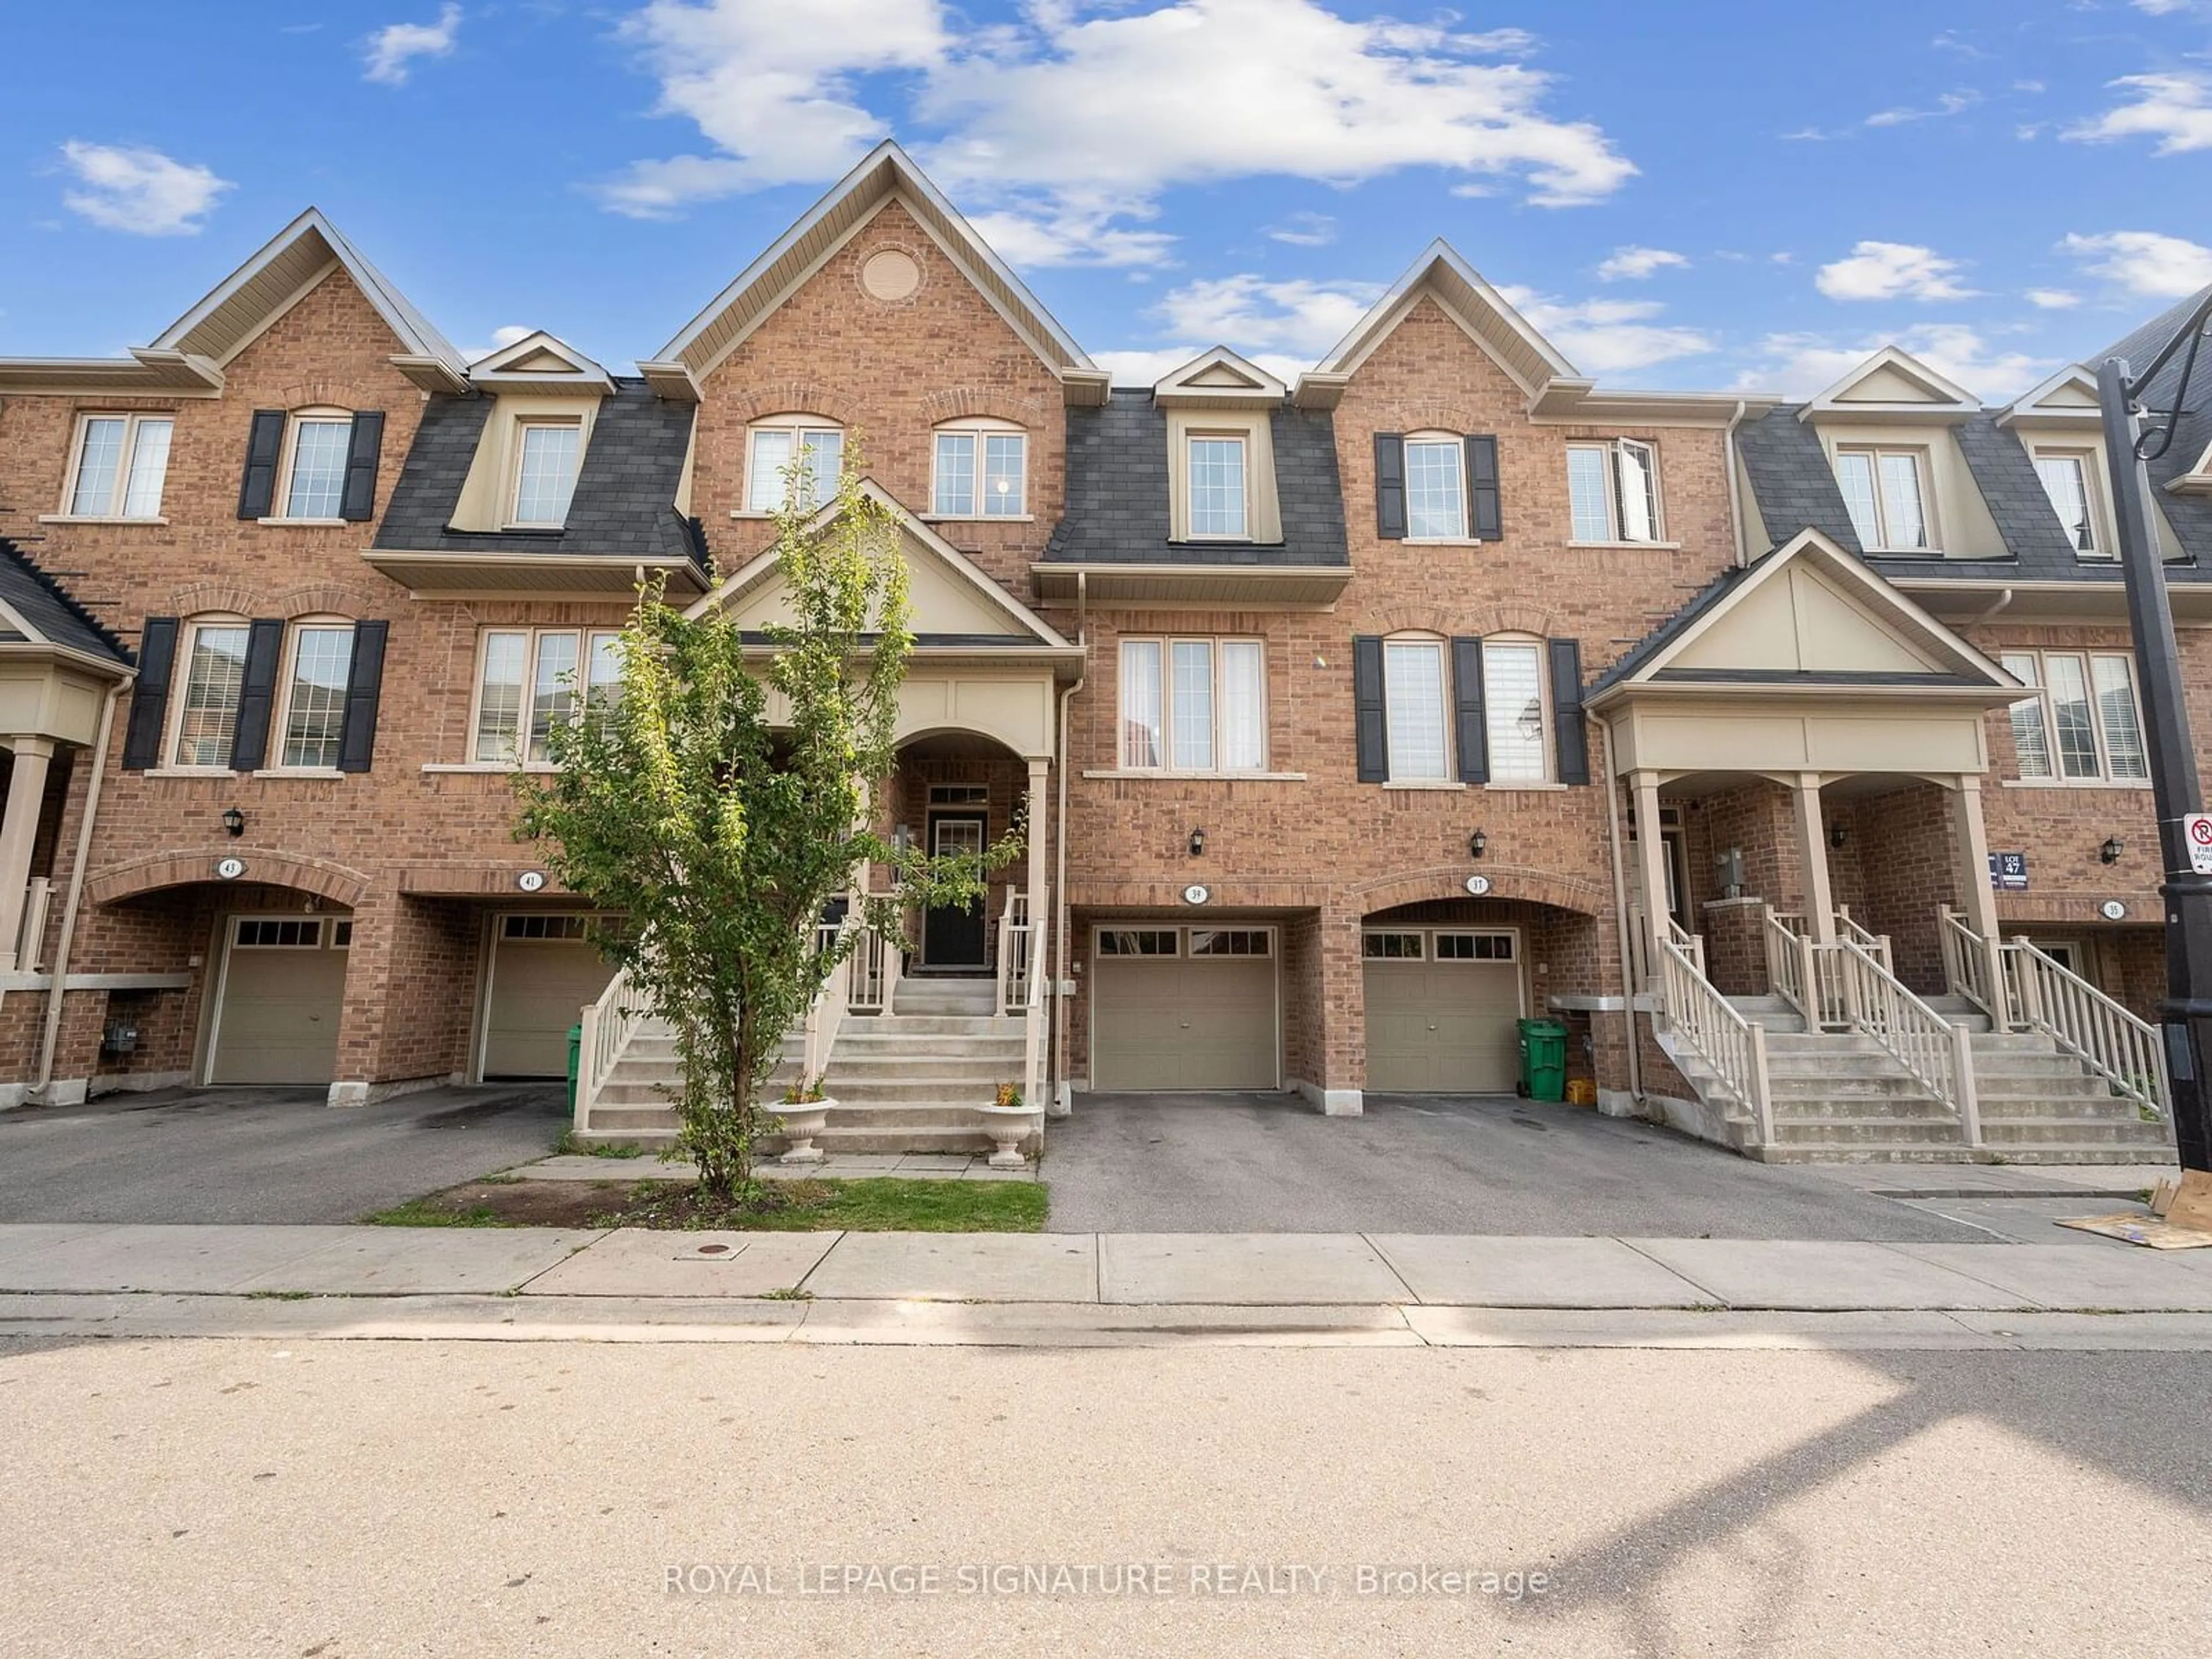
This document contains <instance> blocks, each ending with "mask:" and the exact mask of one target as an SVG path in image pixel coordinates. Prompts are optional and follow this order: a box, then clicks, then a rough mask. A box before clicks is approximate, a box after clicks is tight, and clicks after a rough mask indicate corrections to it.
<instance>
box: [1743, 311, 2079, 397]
mask: <svg viewBox="0 0 2212 1659" xmlns="http://www.w3.org/2000/svg"><path fill="white" fill-rule="evenodd" d="M1891 343H1895V344H1897V345H1900V346H1902V347H1904V348H1905V350H1907V351H1909V352H1911V354H1912V355H1913V356H1916V357H1917V358H1918V359H1920V361H1921V362H1923V363H1926V364H1927V365H1928V367H1929V368H1932V369H1934V370H1935V371H1936V373H1937V374H1941V375H1942V376H1944V377H1945V378H1946V379H1947V380H1955V381H1957V382H1958V383H1959V384H1960V386H1965V387H1966V389H1967V390H1968V391H1969V392H1973V393H1974V394H1975V395H1976V396H1977V397H1980V398H2008V397H2010V396H2012V395H2013V394H2015V393H2016V392H2022V391H2025V390H2026V389H2027V387H2029V386H2033V385H2034V384H2035V383H2036V382H2037V381H2039V380H2042V379H2043V378H2044V377H2045V375H2047V374H2050V373H2051V370H2052V369H2054V368H2057V366H2058V364H2057V360H2056V359H2055V358H2045V357H2037V356H2031V355H2030V354H2028V353H2027V352H2023V351H2008V350H2004V349H2001V348H1999V347H1998V346H1996V345H1995V344H1994V343H1992V342H1991V341H1990V340H1989V339H1988V338H1987V337H1986V336H1984V334H1983V333H1982V332H1981V331H1979V330H1977V329H1974V328H1972V327H1969V326H1968V325H1966V324H1963V323H1923V324H1921V325H1918V326H1917V327H1914V328H1909V329H1906V330H1905V331H1904V332H1903V333H1902V334H1899V335H1898V336H1896V337H1894V341H1892V340H1891V339H1890V338H1887V337H1879V336H1876V337H1866V338H1862V339H1858V340H1855V341H1837V340H1832V339H1829V338H1826V337H1823V336H1820V335H1816V334H1770V335H1768V336H1767V337H1765V339H1763V340H1761V341H1760V342H1759V348H1758V357H1757V361H1755V362H1753V365H1752V366H1751V367H1750V368H1747V369H1746V370H1745V371H1744V373H1743V374H1742V375H1741V376H1740V377H1739V378H1738V380H1737V381H1736V385H1737V386H1738V388H1739V389H1741V390H1743V391H1759V392H1779V393H1781V394H1782V395H1783V396H1784V397H1785V398H1810V397H1813V396H1814V395H1816V394H1817V393H1820V392H1825V391H1826V390H1827V389H1828V388H1829V387H1830V386H1833V385H1834V384H1835V383H1836V382H1837V381H1838V380H1842V379H1843V378H1844V375H1846V374H1850V372H1851V371H1852V370H1853V369H1855V368H1857V367H1858V366H1859V365H1860V364H1862V363H1863V362H1866V360H1867V359H1868V358H1869V357H1871V356H1874V354H1875V352H1877V351H1879V350H1881V348H1882V347H1884V346H1885V345H1888V344H1891Z"/></svg>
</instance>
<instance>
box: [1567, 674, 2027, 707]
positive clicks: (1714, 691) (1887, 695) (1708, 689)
mask: <svg viewBox="0 0 2212 1659" xmlns="http://www.w3.org/2000/svg"><path fill="white" fill-rule="evenodd" d="M2024 695H2025V696H2033V695H2034V694H2033V690H2028V691H2026V692H2023V690H2022V689H2021V687H2019V686H2017V685H2012V686H2004V685H1995V684H1990V682H1988V681H1986V680H1982V679H1978V678H1972V677H1971V676H1968V675H1964V674H1957V675H1937V674H1895V675H1889V674H1878V673H1875V674H1799V673H1790V672H1776V671H1769V670H1765V669H1755V668H1753V669H1742V670H1739V671H1734V672H1730V671H1727V670H1724V669H1723V670H1674V671H1662V672H1660V673H1658V674H1655V675H1653V676H1652V677H1651V678H1649V679H1646V680H1644V681H1642V682H1640V683H1638V684H1633V685H1630V684H1620V685H1615V686H1613V687H1610V688H1608V689H1607V690H1605V691H1603V692H1601V693H1599V694H1598V695H1597V696H1593V697H1591V698H1590V699H1589V702H1588V704H1587V705H1586V706H1587V707H1589V708H1592V709H1595V710H1599V711H1601V712H1602V711H1603V710H1604V709H1606V708H1613V707H1617V706H1619V705H1620V704H1621V703H1623V702H1627V701H1629V700H1631V699H1632V698H1637V697H1641V698H1645V699H1654V700H1657V701H1660V702H1715V701H1719V702H1730V701H1740V700H1748V701H1750V702H1762V703H1763V702H1773V701H1775V700H1776V699H1778V698H1779V699H1783V700H1786V701H1790V702H1805V701H1811V702H1821V703H1826V704H1831V705H1834V704H1843V703H1859V702H1866V703H1870V704H1873V705H1875V706H1877V707H1879V706H1882V705H1887V704H1893V703H1897V702H1910V703H1913V704H1918V705H1926V704H1930V703H1934V704H1941V705H1943V706H1945V707H1948V708H2007V707H2008V706H2010V705H2011V704H2013V703H2015V702H2019V701H2020V700H2021V696H2024Z"/></svg>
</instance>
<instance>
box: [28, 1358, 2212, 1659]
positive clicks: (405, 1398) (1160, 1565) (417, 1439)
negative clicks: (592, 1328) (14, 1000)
mask: <svg viewBox="0 0 2212 1659" xmlns="http://www.w3.org/2000/svg"><path fill="white" fill-rule="evenodd" d="M2208 1397H2212V1358H2207V1357H2205V1356H2190V1355H2155V1354H2127V1353H2094V1354H2081V1355H2075V1354H2064V1353H2042V1354H2002V1353H1988V1352H1978V1353H1973V1354H1939V1353H1914V1354H1887V1353H1863V1352H1860V1353H1851V1354H1843V1353H1838V1352H1755V1353H1747V1352H1729V1351H1707V1352H1633V1351H1632V1352H1589V1351H1569V1352H1526V1351H1497V1350H1487V1351H1486V1350H1461V1351H1455V1352H1441V1351H1402V1350H1389V1351H1384V1350H1357V1351H1355V1350H1343V1349H1338V1350H1327V1349H1311V1348H1304V1349H1290V1350H1286V1349H1279V1348H1273V1349H1266V1350H1252V1349H1242V1348H1232V1347H1213V1348H1204V1349H1181V1350H1166V1351H1162V1350H1128V1351H1116V1352H1087V1353H1071V1352H1048V1351H1047V1352H1039V1351H1023V1352H1006V1351H981V1350H973V1349H957V1350H914V1349H891V1350H884V1349H864V1350H837V1349H829V1350H812V1351H809V1352H791V1351H782V1350H769V1349H763V1348H756V1347H747V1346H692V1345H682V1344H666V1345H627V1344H565V1343H562V1344H556V1343H544V1344H532V1345H501V1344H490V1343H466V1342H459V1343H447V1342H359V1341H356V1342H320V1343H301V1344H296V1345H291V1346H287V1345H283V1344H280V1343H278V1342H275V1341H259V1342H191V1341H173V1342H167V1343H155V1344H146V1343H133V1342H125V1341H100V1342H94V1343H88V1344H84V1345H76V1346H72V1345H69V1344H63V1343H57V1344H53V1345H52V1346H40V1345H36V1344H31V1345H16V1346H12V1347H7V1348H0V1400H5V1401H6V1402H7V1404H8V1408H9V1426H10V1432H9V1435H8V1436H7V1437H6V1438H5V1441H4V1443H0V1448H3V1449H0V1533H4V1535H5V1536H6V1537H7V1538H8V1539H9V1572H8V1578H9V1592H8V1598H7V1599H8V1615H7V1618H6V1620H5V1621H4V1625H0V1650H4V1651H5V1652H6V1653H8V1654H9V1655H11V1656H20V1659H43V1656H54V1659H82V1656H85V1655H89V1654H98V1655H100V1656H103V1659H117V1656H130V1655H149V1656H151V1655H159V1656H164V1659H166V1656H172V1655H178V1654H221V1655H223V1656H226V1659H245V1656H260V1655H271V1656H284V1659H296V1656H300V1655H303V1654H312V1655H318V1656H325V1659H371V1656H380V1655H401V1654H405V1655H428V1654H435V1655H438V1656H441V1659H460V1656H471V1655H480V1654H481V1655H499V1656H530V1655H545V1656H566V1655H576V1656H586V1655H588V1656H592V1659H598V1656H602V1655H608V1654H617V1653H620V1654H646V1653H651V1654H661V1655H670V1656H678V1655H681V1656H694V1655H696V1656H726V1655H732V1654H744V1655H746V1656H748V1659H763V1656H779V1655H792V1656H805V1659H820V1656H823V1655H847V1654H854V1655H861V1654H866V1655H873V1654H884V1655H896V1656H901V1659H907V1656H921V1655H943V1656H954V1655H967V1654H986V1653H987V1654H1033V1653H1046V1654H1051V1655H1053V1656H1055V1659H1085V1656H1091V1655H1100V1656H1114V1659H1128V1656H1139V1655H1150V1654H1162V1655H1175V1656H1178V1659H1182V1656H1193V1659H1206V1656H1221V1655H1245V1654H1252V1655H1271V1656H1272V1655H1279V1654H1287V1653H1296V1654H1299V1655H1301V1656H1328V1655H1360V1656H1370V1655H1398V1654H1403V1655H1419V1656H1424V1659H1426V1656H1435V1655H1461V1654H1468V1655H1473V1654H1491V1653H1500V1652H1511V1653H1514V1654H1527V1655H1554V1654H1557V1655H1570V1654H1571V1655H1575V1656H1587V1655H1590V1654H1607V1655H1614V1654H1641V1655H1650V1656H1655V1659H1656V1656H1672V1655H1678V1654H1690V1653H1696V1654H1700V1655H1720V1656H1733V1655H1760V1656H1767V1655H1772V1656H1829V1655H1833V1656H1846V1659H1865V1656H1868V1655H1875V1654H1879V1655H1885V1656H1889V1655H1899V1656H1902V1655H1911V1656H1948V1655H1952V1654H1962V1655H1963V1654H1974V1655H1987V1654H2004V1655H2046V1654H2047V1655H2062V1654H2078V1653H2187V1652H2195V1651H2197V1650H2198V1649H2199V1648H2201V1646H2202V1644H2203V1632H2205V1631H2206V1630H2207V1629H2208V1628H2212V1578H2208V1576H2207V1573H2206V1571H2205V1566H2206V1563H2207V1561H2208V1559H2212V1520H2209V1519H2208V1503H2212V1452H2208V1449H2207V1443H2206V1440H2205V1437H2204V1436H2203V1409H2202V1408H2203V1401H2205V1400H2206V1399H2207V1398H2208ZM1129 1563H1137V1564H1142V1565H1143V1568H1144V1571H1143V1573H1142V1576H1141V1577H1138V1576H1136V1575H1132V1574H1129V1573H1127V1571H1119V1570H1120V1569H1121V1567H1122V1564H1129ZM1024 1565H1028V1566H1030V1567H1032V1568H1036V1569H1042V1570H1049V1571H1053V1572H1054V1573H1055V1574H1056V1575H1057V1577H1056V1581H1055V1578H1052V1577H1047V1578H1042V1579H1040V1578H1034V1577H1033V1578H1031V1579H1030V1580H1029V1581H1028V1582H1029V1583H1033V1584H1041V1585H1042V1586H1043V1587H1044V1588H1043V1589H1027V1590H1025V1589H1024V1582H1025V1581H1024V1577H1023V1574H1022V1572H1021V1568H1022V1567H1023V1566H1024ZM1102 1566H1103V1567H1105V1568H1107V1569H1109V1571H1106V1572H1103V1573H1102V1572H1100V1571H1097V1569H1098V1568H1100V1567H1102ZM1362 1567H1367V1568H1370V1569H1378V1570H1380V1569H1384V1568H1389V1569H1392V1570H1395V1571H1399V1572H1400V1573H1401V1574H1408V1573H1409V1576H1406V1577H1397V1578H1392V1579H1383V1578H1381V1577H1376V1578H1374V1579H1371V1580H1369V1581H1367V1582H1368V1583H1369V1584H1370V1586H1371V1588H1370V1591H1369V1593H1364V1594H1363V1593H1362V1591H1361V1583H1362V1580H1361V1577H1360V1569H1361V1568H1362ZM746 1568H750V1569H752V1570H753V1571H752V1572H751V1574H750V1577H747V1576H745V1574H744V1569H746ZM848 1568H850V1569H853V1570H854V1571H857V1572H859V1573H860V1574H861V1575H862V1577H861V1579H860V1582H858V1583H855V1584H854V1586H853V1589H852V1593H840V1594H835V1595H826V1594H821V1593H819V1592H820V1591H821V1590H822V1589H823V1587H824V1584H825V1577H824V1574H825V1572H826V1573H827V1575H828V1577H827V1578H826V1583H827V1584H828V1585H830V1586H837V1587H842V1586H843V1585H845V1583H846V1582H847V1581H846V1578H845V1577H844V1574H845V1570H846V1569H848ZM871 1568H875V1569H879V1570H881V1574H880V1577H879V1578H878V1579H877V1580H876V1581H875V1583H876V1585H877V1587H874V1588H871V1587H870V1583H869V1581H868V1580H867V1578H866V1571H867V1570H868V1569H871ZM963 1568H965V1569H967V1570H968V1572H967V1574H966V1575H965V1576H963ZM1085 1568H1089V1569H1092V1570H1093V1571H1091V1573H1090V1574H1089V1575H1088V1577H1087V1580H1086V1577H1085V1574H1084V1572H1083V1570H1084V1569H1085ZM1423 1568H1426V1569H1429V1572H1428V1575H1427V1577H1426V1578H1424V1577H1422V1572H1421V1570H1422V1569H1423ZM671 1569H673V1570H676V1571H678V1575H679V1576H678V1583H690V1584H697V1585H701V1586H712V1587H713V1588H709V1589H704V1590H703V1591H702V1592H700V1593H691V1592H689V1591H678V1590H671V1589H670V1587H669V1585H670V1572H671ZM1009 1569H1011V1573H1009V1571H1008V1570H1009ZM1465 1569H1473V1570H1474V1573H1475V1577H1474V1580H1473V1582H1472V1583H1468V1581H1467V1580H1464V1579H1462V1580H1457V1581H1455V1580H1452V1579H1449V1578H1446V1577H1443V1574H1444V1573H1446V1572H1449V1571H1458V1570H1465ZM894 1570H896V1571H894ZM1060 1570H1065V1571H1064V1572H1062V1571H1060ZM802 1572H803V1573H804V1574H805V1577H804V1578H802V1577H801V1575H802ZM932 1573H933V1575H934V1576H933V1577H930V1575H931V1574H932ZM1485 1573H1492V1574H1496V1575H1497V1576H1498V1577H1497V1583H1496V1586H1495V1589H1494V1590H1492V1589H1487V1588H1486V1586H1485V1584H1484V1582H1483V1580H1482V1577H1481V1575H1482V1574H1485ZM1516 1574H1517V1575H1520V1577H1517V1578H1514V1577H1509V1575H1516ZM1538 1574H1541V1575H1542V1576H1543V1585H1544V1588H1543V1589H1541V1592H1538V1591H1537V1590H1535V1589H1534V1585H1535V1583H1536V1575H1538ZM1055 1582H1056V1583H1057V1584H1058V1586H1059V1588H1058V1589H1057V1590H1056V1592H1054V1593H1045V1591H1047V1590H1050V1589H1052V1587H1053V1586H1054V1583H1055ZM1117 1582H1118V1585H1119V1587H1120V1590H1121V1593H1113V1591H1114V1589H1115V1586H1116V1584H1117ZM1086 1583H1087V1585H1088V1590H1087V1593H1086V1589H1085V1585H1086ZM1516 1583H1517V1585H1518V1586H1519V1592H1520V1593H1519V1599H1517V1600H1515V1599H1513V1598H1512V1595H1511V1591H1510V1586H1512V1585H1514V1584H1516ZM932 1584H933V1586H934V1588H933V1589H931V1588H927V1587H928V1586H930V1585H932ZM1132 1584H1136V1585H1139V1586H1141V1589H1140V1590H1139V1593H1130V1591H1129V1587H1130V1586H1131V1585H1132ZM902 1586H903V1588H902ZM963 1586H967V1587H968V1588H964V1589H963ZM1225 1587H1226V1589H1228V1590H1229V1591H1231V1593H1227V1594H1224V1593H1222V1591H1223V1589H1224V1588H1225ZM1386 1589H1387V1590H1388V1593H1386ZM986 1592H989V1593H986Z"/></svg>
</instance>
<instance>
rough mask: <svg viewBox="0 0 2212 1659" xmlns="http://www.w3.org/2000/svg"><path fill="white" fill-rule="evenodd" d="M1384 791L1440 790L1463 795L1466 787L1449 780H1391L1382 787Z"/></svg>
mask: <svg viewBox="0 0 2212 1659" xmlns="http://www.w3.org/2000/svg"><path fill="white" fill-rule="evenodd" d="M1383 787H1384V788H1385V789H1440V790H1443V791H1446V792H1448V793H1449V792H1456V793H1462V794H1464V793H1466V791H1467V786H1466V785H1465V784H1463V783H1455V782H1454V781H1451V780H1450V779H1449V778H1408V779H1402V780H1401V779H1398V778H1392V779H1390V780H1389V781H1388V782H1386V783H1385V784H1384V785H1383Z"/></svg>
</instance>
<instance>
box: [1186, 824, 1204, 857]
mask: <svg viewBox="0 0 2212 1659" xmlns="http://www.w3.org/2000/svg"><path fill="white" fill-rule="evenodd" d="M1190 855H1191V857H1193V858H1194V859H1202V858H1204V857H1205V856H1206V831H1205V830H1203V829H1194V830H1192V831H1191V832H1190Z"/></svg>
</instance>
